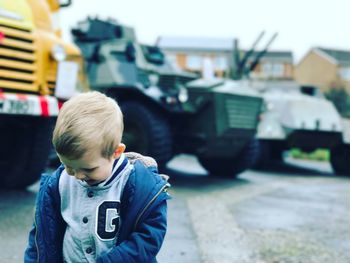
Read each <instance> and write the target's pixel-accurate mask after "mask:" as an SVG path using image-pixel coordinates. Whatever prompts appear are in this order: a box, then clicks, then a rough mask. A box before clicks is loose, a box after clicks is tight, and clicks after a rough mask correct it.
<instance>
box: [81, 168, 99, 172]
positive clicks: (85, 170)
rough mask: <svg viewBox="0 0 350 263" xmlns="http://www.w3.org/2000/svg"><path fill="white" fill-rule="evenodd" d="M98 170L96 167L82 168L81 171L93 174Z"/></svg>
mask: <svg viewBox="0 0 350 263" xmlns="http://www.w3.org/2000/svg"><path fill="white" fill-rule="evenodd" d="M96 169H97V167H94V168H81V170H82V171H83V172H86V173H91V172H93V171H95V170H96Z"/></svg>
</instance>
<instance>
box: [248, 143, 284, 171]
mask: <svg viewBox="0 0 350 263" xmlns="http://www.w3.org/2000/svg"><path fill="white" fill-rule="evenodd" d="M258 145H259V146H258V156H257V159H256V162H255V164H254V165H253V168H254V169H257V170H259V169H264V168H266V167H267V166H268V165H269V164H270V163H271V162H272V161H275V162H276V161H277V162H283V152H284V150H285V147H284V145H283V143H282V142H279V141H276V142H271V141H264V140H259V141H258Z"/></svg>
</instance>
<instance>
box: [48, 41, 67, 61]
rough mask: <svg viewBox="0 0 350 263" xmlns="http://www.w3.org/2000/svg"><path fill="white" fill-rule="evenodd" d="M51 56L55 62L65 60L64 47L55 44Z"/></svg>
mask: <svg viewBox="0 0 350 263" xmlns="http://www.w3.org/2000/svg"><path fill="white" fill-rule="evenodd" d="M51 55H52V57H53V58H54V59H55V60H56V61H63V60H65V59H66V57H67V54H66V50H65V49H64V46H62V45H60V44H55V45H54V46H53V47H52V49H51Z"/></svg>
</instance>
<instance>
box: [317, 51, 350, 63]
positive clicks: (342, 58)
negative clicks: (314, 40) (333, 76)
mask: <svg viewBox="0 0 350 263" xmlns="http://www.w3.org/2000/svg"><path fill="white" fill-rule="evenodd" d="M316 49H318V50H319V51H321V52H323V53H325V54H326V55H328V56H330V57H331V58H333V59H334V60H335V61H336V62H337V63H338V64H339V65H341V66H350V50H339V49H328V48H321V47H318V48H316Z"/></svg>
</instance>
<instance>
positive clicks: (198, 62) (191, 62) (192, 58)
mask: <svg viewBox="0 0 350 263" xmlns="http://www.w3.org/2000/svg"><path fill="white" fill-rule="evenodd" d="M186 66H187V68H188V69H193V70H201V68H202V58H201V57H200V56H196V55H189V56H187V59H186Z"/></svg>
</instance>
